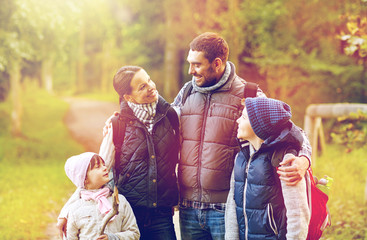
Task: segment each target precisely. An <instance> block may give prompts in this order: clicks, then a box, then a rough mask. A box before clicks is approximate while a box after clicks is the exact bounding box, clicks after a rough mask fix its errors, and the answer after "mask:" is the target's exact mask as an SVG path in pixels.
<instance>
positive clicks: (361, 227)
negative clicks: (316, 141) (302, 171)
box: [313, 145, 367, 240]
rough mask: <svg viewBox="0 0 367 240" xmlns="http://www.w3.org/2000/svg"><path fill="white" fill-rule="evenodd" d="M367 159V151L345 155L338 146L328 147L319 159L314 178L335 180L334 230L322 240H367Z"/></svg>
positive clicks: (330, 204)
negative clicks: (365, 193) (365, 192)
mask: <svg viewBox="0 0 367 240" xmlns="http://www.w3.org/2000/svg"><path fill="white" fill-rule="evenodd" d="M366 156H367V151H366V148H360V149H356V150H355V151H353V152H351V153H346V152H345V151H344V150H343V148H340V146H339V145H326V148H325V151H323V155H322V156H321V157H319V158H318V159H317V165H316V167H314V169H313V173H314V175H315V176H320V177H321V176H323V175H328V176H331V177H332V178H333V179H334V182H333V186H332V187H331V189H330V192H329V201H328V207H329V210H330V213H331V226H330V227H328V228H327V229H326V230H325V232H324V233H323V235H322V239H330V240H331V239H333V240H334V239H335V240H339V239H340V240H344V239H366V238H367V225H366V222H367V205H366V201H367V199H364V197H365V196H364V191H365V187H366V185H365V184H366V180H367V179H366V176H367V163H366Z"/></svg>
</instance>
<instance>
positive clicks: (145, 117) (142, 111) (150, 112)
mask: <svg viewBox="0 0 367 240" xmlns="http://www.w3.org/2000/svg"><path fill="white" fill-rule="evenodd" d="M157 103H158V100H157V101H155V102H152V103H143V104H138V103H133V102H129V101H128V102H127V104H128V105H129V107H130V108H131V110H133V112H134V115H135V117H136V118H137V119H139V121H141V122H142V123H144V125H145V126H146V127H147V129H148V131H149V133H152V130H153V120H154V117H155V113H156V110H157Z"/></svg>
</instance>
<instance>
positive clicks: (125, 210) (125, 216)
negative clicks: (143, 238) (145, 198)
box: [108, 194, 140, 240]
mask: <svg viewBox="0 0 367 240" xmlns="http://www.w3.org/2000/svg"><path fill="white" fill-rule="evenodd" d="M119 201H120V204H119V215H120V214H121V215H122V224H121V232H118V233H113V235H115V236H117V237H118V239H121V240H123V239H136V240H137V239H139V238H140V232H139V228H138V225H137V224H136V219H135V215H134V212H133V210H132V209H131V206H130V204H129V202H128V201H127V200H126V198H125V197H124V196H122V195H121V194H119ZM108 235H110V234H108ZM112 239H113V238H112Z"/></svg>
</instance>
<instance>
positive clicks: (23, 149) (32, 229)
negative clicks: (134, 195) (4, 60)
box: [0, 86, 367, 240]
mask: <svg viewBox="0 0 367 240" xmlns="http://www.w3.org/2000/svg"><path fill="white" fill-rule="evenodd" d="M22 96H23V109H24V113H23V126H22V132H23V136H21V137H17V138H14V137H12V136H11V134H10V123H11V120H10V110H11V105H10V102H4V103H0V186H1V188H0V239H3V240H7V239H12V240H17V239H46V236H45V228H46V227H47V225H48V224H50V223H52V224H54V223H55V221H56V220H55V215H56V216H57V214H58V213H59V211H60V209H61V207H62V206H63V204H64V203H65V202H66V200H67V199H68V197H69V195H70V193H72V192H73V191H74V186H73V185H72V183H71V182H70V180H69V179H68V178H67V177H66V175H65V173H64V163H65V160H66V159H67V157H69V156H71V155H74V154H78V153H80V152H82V151H83V148H82V147H81V146H80V145H79V144H77V143H75V142H74V140H72V139H71V137H70V135H69V133H68V131H67V129H66V127H65V126H64V124H63V121H62V120H63V117H64V115H65V113H66V111H67V108H68V106H67V104H66V103H65V102H63V101H62V100H60V99H59V98H57V97H55V96H50V95H48V94H47V93H45V92H43V91H40V90H39V89H37V87H34V86H27V88H26V89H25V91H24V93H23V94H22ZM90 98H94V96H93V95H91V96H90ZM100 98H102V99H105V100H107V99H108V98H109V97H100ZM94 99H95V98H94ZM313 170H314V175H315V176H318V177H320V176H323V175H325V174H327V175H329V176H331V177H333V179H334V183H333V186H332V188H331V190H330V194H329V197H330V198H329V203H328V206H329V208H330V212H331V215H332V226H331V227H329V228H328V229H327V230H326V231H325V232H324V234H323V236H322V238H323V239H367V224H366V223H367V204H366V202H365V201H364V187H365V182H366V177H367V149H366V148H363V149H358V150H355V151H353V152H351V153H345V151H344V148H343V146H337V145H327V147H326V149H325V150H324V152H323V155H322V156H321V157H319V158H318V159H317V165H316V166H314V167H313Z"/></svg>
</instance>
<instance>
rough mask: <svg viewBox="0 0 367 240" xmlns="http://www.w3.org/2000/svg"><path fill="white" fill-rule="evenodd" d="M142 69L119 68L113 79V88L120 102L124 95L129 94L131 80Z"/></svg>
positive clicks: (132, 67) (131, 67) (133, 67)
mask: <svg viewBox="0 0 367 240" xmlns="http://www.w3.org/2000/svg"><path fill="white" fill-rule="evenodd" d="M141 69H142V68H141V67H139V66H124V67H122V68H120V69H119V70H118V71H117V73H116V74H115V76H114V78H113V87H114V88H115V90H116V92H117V93H118V94H119V96H120V102H121V100H123V97H124V95H125V94H130V93H131V91H132V89H131V87H130V83H131V80H132V79H133V77H134V76H135V74H136V73H137V72H138V71H140V70H141Z"/></svg>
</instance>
